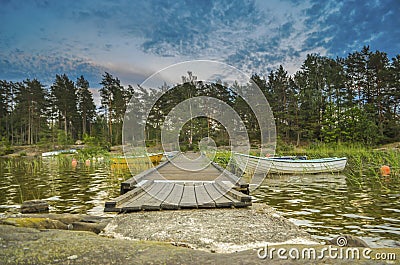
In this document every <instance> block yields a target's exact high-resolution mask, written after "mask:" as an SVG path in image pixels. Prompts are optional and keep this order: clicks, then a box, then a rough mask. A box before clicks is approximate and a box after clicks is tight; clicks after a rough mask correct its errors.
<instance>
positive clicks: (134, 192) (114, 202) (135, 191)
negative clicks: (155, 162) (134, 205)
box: [104, 180, 153, 212]
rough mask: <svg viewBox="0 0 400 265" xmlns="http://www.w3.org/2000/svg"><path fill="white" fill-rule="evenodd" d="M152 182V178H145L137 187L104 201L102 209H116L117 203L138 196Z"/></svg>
mask: <svg viewBox="0 0 400 265" xmlns="http://www.w3.org/2000/svg"><path fill="white" fill-rule="evenodd" d="M152 183H153V180H146V181H145V183H144V184H143V185H142V186H140V187H137V188H135V189H133V190H131V191H129V192H127V193H125V194H123V195H121V196H118V197H117V198H114V199H111V200H110V201H107V202H106V203H105V208H104V211H105V212H115V211H118V210H117V209H116V208H119V205H121V204H123V203H125V202H127V201H129V200H131V199H132V198H133V197H136V196H138V195H139V194H140V193H142V192H144V190H143V189H146V188H148V187H149V186H150V185H151V184H152Z"/></svg>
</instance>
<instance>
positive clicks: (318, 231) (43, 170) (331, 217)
mask: <svg viewBox="0 0 400 265" xmlns="http://www.w3.org/2000/svg"><path fill="white" fill-rule="evenodd" d="M146 167H147V166H146V165H141V167H138V169H137V171H138V172H140V171H142V170H143V169H145V168H146ZM130 176H131V174H130V172H129V170H128V169H127V168H124V167H112V166H110V164H109V163H107V162H95V163H91V165H90V166H86V165H85V164H84V163H78V165H77V167H75V168H73V167H72V166H71V160H70V159H63V160H60V159H57V158H48V159H41V158H38V159H28V158H20V159H11V160H10V159H1V158H0V213H1V212H3V213H4V212H6V211H16V210H17V208H19V207H20V205H21V202H22V201H24V200H31V199H44V200H47V201H48V202H49V204H50V211H51V212H56V213H62V212H68V213H87V214H92V215H104V213H103V208H104V203H105V201H107V200H109V199H110V198H113V197H116V196H118V195H119V188H120V183H121V182H122V181H124V180H125V179H127V178H129V177H130ZM252 195H253V196H254V198H255V201H256V202H264V203H267V204H268V205H270V206H272V207H274V208H276V209H277V210H278V211H279V212H280V213H281V214H282V215H283V216H285V217H286V218H288V219H290V220H291V221H293V222H294V223H295V224H297V225H299V226H300V227H302V228H304V229H305V230H306V231H308V232H309V233H310V234H312V235H313V236H314V237H315V238H317V239H330V238H332V237H334V236H337V235H340V234H352V235H357V236H358V237H361V238H362V239H364V240H365V241H366V242H367V243H369V245H370V246H371V247H400V180H399V179H385V180H379V181H376V180H373V181H372V180H370V179H368V178H365V179H363V180H361V181H359V182H357V183H354V182H350V181H349V180H348V179H347V178H346V177H345V176H344V175H302V176H294V175H287V176H269V177H268V178H266V179H265V180H264V182H263V183H262V185H261V186H260V187H259V188H258V189H257V190H256V191H255V192H254V193H253V194H252Z"/></svg>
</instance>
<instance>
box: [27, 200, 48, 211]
mask: <svg viewBox="0 0 400 265" xmlns="http://www.w3.org/2000/svg"><path fill="white" fill-rule="evenodd" d="M48 212H49V204H48V203H47V202H46V201H41V200H32V201H24V202H23V203H22V206H21V213H48Z"/></svg>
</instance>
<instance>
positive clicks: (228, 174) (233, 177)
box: [211, 162, 249, 189]
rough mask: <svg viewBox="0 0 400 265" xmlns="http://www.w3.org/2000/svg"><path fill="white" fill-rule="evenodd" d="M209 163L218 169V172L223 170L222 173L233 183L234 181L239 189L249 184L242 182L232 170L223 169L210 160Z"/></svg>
mask: <svg viewBox="0 0 400 265" xmlns="http://www.w3.org/2000/svg"><path fill="white" fill-rule="evenodd" d="M211 164H212V165H213V166H214V167H215V168H216V169H218V170H219V171H220V172H223V174H224V175H225V176H226V177H227V178H228V179H229V180H230V181H232V182H233V183H235V184H236V185H238V186H239V187H240V188H241V189H245V188H248V187H249V184H248V183H246V182H244V181H243V180H242V179H241V178H239V177H238V176H236V175H235V174H233V173H232V172H230V171H228V170H226V169H224V168H223V167H221V166H220V165H218V164H217V163H215V162H211Z"/></svg>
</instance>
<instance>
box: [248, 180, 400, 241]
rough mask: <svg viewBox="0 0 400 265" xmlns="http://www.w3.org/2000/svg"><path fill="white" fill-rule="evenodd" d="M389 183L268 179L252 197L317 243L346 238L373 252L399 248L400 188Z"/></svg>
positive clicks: (395, 181)
mask: <svg viewBox="0 0 400 265" xmlns="http://www.w3.org/2000/svg"><path fill="white" fill-rule="evenodd" d="M386 184H387V185H386V186H384V185H382V184H381V183H380V182H379V181H371V180H368V179H364V180H362V181H361V182H357V184H354V183H353V182H350V181H348V179H347V178H346V177H345V176H344V175H303V176H292V175H287V176H270V177H268V178H267V179H265V181H264V183H263V184H262V186H261V187H260V188H259V189H258V190H257V191H255V193H254V194H253V195H254V197H255V198H256V200H257V201H261V202H265V203H267V204H268V205H270V206H272V207H274V208H276V209H277V210H278V211H279V212H280V213H281V214H282V215H283V216H285V217H287V218H288V219H290V220H291V221H293V222H294V223H296V224H297V225H299V226H301V227H303V228H305V229H306V230H307V231H308V232H309V233H311V234H312V235H314V237H315V238H318V239H329V238H332V237H334V236H337V235H339V234H345V233H347V234H353V235H357V236H359V237H361V238H362V239H364V240H365V241H366V242H368V243H369V244H370V245H371V246H372V247H378V246H391V247H399V246H400V245H399V244H400V219H399V217H400V215H399V211H400V201H399V196H400V185H399V181H398V180H393V181H392V182H391V183H386Z"/></svg>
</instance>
